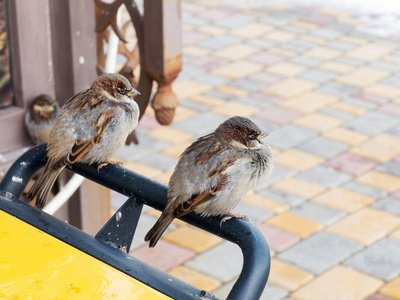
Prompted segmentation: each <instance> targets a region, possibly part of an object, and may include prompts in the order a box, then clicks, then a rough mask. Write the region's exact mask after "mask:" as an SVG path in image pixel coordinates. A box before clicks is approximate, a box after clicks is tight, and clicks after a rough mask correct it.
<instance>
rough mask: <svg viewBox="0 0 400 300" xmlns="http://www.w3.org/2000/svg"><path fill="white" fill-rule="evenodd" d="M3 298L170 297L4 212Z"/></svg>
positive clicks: (0, 251) (0, 216)
mask: <svg viewBox="0 0 400 300" xmlns="http://www.w3.org/2000/svg"><path fill="white" fill-rule="evenodd" d="M0 299H21V300H22V299H41V300H46V299H72V300H81V299H82V300H84V299H85V300H86V299H99V300H100V299H146V300H151V299H170V298H168V297H167V296H165V295H163V294H161V293H160V292H158V291H155V290H153V289H151V288H149V287H148V286H146V285H144V284H142V283H141V282H139V281H137V280H135V279H133V278H131V277H129V276H127V275H126V274H124V273H122V272H120V271H118V270H116V269H114V268H112V267H110V266H109V265H107V264H104V263H102V262H101V261H99V260H97V259H95V258H93V257H91V256H89V255H87V254H85V253H83V252H82V251H80V250H78V249H76V248H74V247H72V246H70V245H68V244H66V243H64V242H62V241H60V240H58V239H56V238H54V237H52V236H50V235H48V234H46V233H44V232H43V231H40V230H39V229H37V228H35V227H33V226H31V225H29V224H27V223H25V222H22V221H20V220H18V219H17V218H15V217H13V216H11V215H9V214H7V213H5V212H2V211H0Z"/></svg>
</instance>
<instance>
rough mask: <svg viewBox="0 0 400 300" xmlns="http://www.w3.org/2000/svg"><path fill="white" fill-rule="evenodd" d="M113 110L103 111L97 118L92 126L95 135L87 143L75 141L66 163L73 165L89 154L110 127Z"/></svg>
mask: <svg viewBox="0 0 400 300" xmlns="http://www.w3.org/2000/svg"><path fill="white" fill-rule="evenodd" d="M115 112H116V111H115V110H114V109H113V110H111V109H110V110H106V111H103V112H102V113H101V114H100V116H99V117H98V119H97V121H96V124H95V126H94V129H95V133H96V134H95V135H94V136H93V137H92V138H91V139H90V140H87V141H83V140H77V141H76V142H75V144H74V146H73V147H72V148H71V151H70V152H69V154H68V162H69V163H70V164H73V163H75V162H77V161H78V160H79V159H81V158H82V157H83V156H84V155H85V154H86V153H88V152H89V150H90V149H92V148H93V147H94V146H96V145H98V144H99V143H100V141H101V139H102V137H103V135H104V132H105V131H106V129H107V126H108V125H110V123H111V120H112V118H113V116H114V114H115Z"/></svg>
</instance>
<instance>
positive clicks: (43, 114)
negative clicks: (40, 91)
mask: <svg viewBox="0 0 400 300" xmlns="http://www.w3.org/2000/svg"><path fill="white" fill-rule="evenodd" d="M59 109H60V106H59V105H58V103H57V102H56V101H55V100H54V99H53V98H52V97H50V96H49V95H39V96H37V97H36V98H35V99H33V101H32V103H31V105H30V107H29V109H28V110H27V111H26V113H25V126H26V129H27V131H28V134H29V137H30V138H31V140H32V142H33V143H34V144H35V145H39V144H43V143H47V142H48V140H49V135H50V130H51V128H52V127H53V124H54V120H55V118H56V115H57V113H58V110H59Z"/></svg>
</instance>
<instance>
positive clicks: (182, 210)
mask: <svg viewBox="0 0 400 300" xmlns="http://www.w3.org/2000/svg"><path fill="white" fill-rule="evenodd" d="M267 135H268V133H266V132H263V131H261V130H260V128H258V126H257V125H256V124H254V123H253V122H252V121H251V120H249V119H248V118H244V117H238V116H236V117H233V118H230V119H228V120H226V121H225V122H223V123H222V124H221V125H220V126H219V127H218V128H217V129H216V130H215V131H214V132H213V133H211V134H208V135H205V136H203V137H200V138H199V139H197V140H196V141H195V142H193V143H192V144H191V145H190V146H189V147H188V148H187V149H186V150H185V151H184V152H183V153H182V155H181V156H180V158H179V161H178V164H177V165H176V167H175V170H174V172H173V174H172V176H171V178H170V181H169V188H168V202H167V205H166V207H165V209H164V211H163V212H162V214H161V216H160V218H159V219H158V220H157V222H156V223H155V225H154V226H153V227H152V228H151V229H150V231H149V232H148V233H147V235H146V236H145V241H150V243H149V247H154V246H155V245H156V243H157V241H158V240H159V239H160V237H161V235H162V234H163V233H164V231H165V230H166V229H167V227H168V226H169V224H170V223H171V222H172V221H173V220H174V218H178V217H181V216H184V215H186V214H188V213H190V212H192V211H194V212H196V213H198V214H200V215H201V216H203V217H208V216H224V215H226V214H227V216H225V217H224V218H223V219H222V220H221V222H224V221H226V220H227V219H230V218H232V217H239V218H247V217H245V216H241V215H236V214H234V213H232V212H231V210H232V209H233V208H235V207H236V205H237V204H238V203H239V202H240V200H242V199H243V197H244V196H245V194H246V193H247V192H248V191H249V190H250V189H252V188H254V187H255V185H256V184H258V183H260V182H262V181H265V180H267V179H268V177H269V175H270V174H271V172H272V169H273V156H272V152H271V149H270V147H269V146H268V145H267V144H265V143H263V141H261V139H262V138H264V137H266V136H267ZM221 224H222V223H221Z"/></svg>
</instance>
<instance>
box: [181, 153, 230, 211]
mask: <svg viewBox="0 0 400 300" xmlns="http://www.w3.org/2000/svg"><path fill="white" fill-rule="evenodd" d="M237 158H238V155H237V153H235V152H231V151H229V153H227V154H226V155H223V154H222V155H217V157H213V165H215V167H213V168H211V169H210V170H209V172H208V179H209V180H211V179H214V178H216V179H217V181H216V182H215V183H214V184H213V186H212V187H211V188H210V189H209V190H206V191H203V192H201V193H199V194H195V195H192V197H191V198H190V199H189V200H187V201H185V202H183V203H180V204H179V205H178V206H177V207H175V208H174V211H173V215H174V217H175V218H176V217H180V216H182V215H185V214H187V213H189V212H191V211H193V210H194V209H195V208H196V207H198V206H199V205H201V204H203V203H205V202H207V201H210V200H212V199H213V198H214V197H215V196H216V195H217V194H218V193H219V192H220V191H221V190H222V189H223V188H224V186H225V185H226V183H227V178H228V175H227V174H226V173H224V172H225V171H226V169H228V168H229V167H230V166H232V165H233V164H234V162H235V161H236V159H237ZM217 176H218V177H217Z"/></svg>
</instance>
